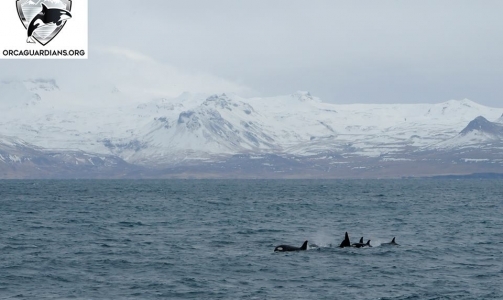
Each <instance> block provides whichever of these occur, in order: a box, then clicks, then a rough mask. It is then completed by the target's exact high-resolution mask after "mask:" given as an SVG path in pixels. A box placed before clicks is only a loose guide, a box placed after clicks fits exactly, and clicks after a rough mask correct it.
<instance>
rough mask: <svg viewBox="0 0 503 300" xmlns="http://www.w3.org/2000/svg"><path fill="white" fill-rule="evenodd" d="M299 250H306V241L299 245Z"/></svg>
mask: <svg viewBox="0 0 503 300" xmlns="http://www.w3.org/2000/svg"><path fill="white" fill-rule="evenodd" d="M300 250H307V241H305V242H304V244H302V247H300Z"/></svg>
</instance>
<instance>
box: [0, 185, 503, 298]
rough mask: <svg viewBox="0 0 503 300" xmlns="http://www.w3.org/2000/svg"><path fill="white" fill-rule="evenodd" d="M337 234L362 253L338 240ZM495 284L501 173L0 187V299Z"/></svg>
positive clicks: (499, 271) (377, 293)
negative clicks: (359, 244)
mask: <svg viewBox="0 0 503 300" xmlns="http://www.w3.org/2000/svg"><path fill="white" fill-rule="evenodd" d="M345 231H348V232H349V234H350V237H352V238H353V240H354V241H355V242H356V241H357V240H358V239H359V238H360V237H361V236H364V238H365V239H371V240H372V241H371V244H372V245H373V247H372V248H362V249H354V248H352V249H348V248H345V249H340V248H338V247H337V246H338V245H339V243H340V242H341V241H342V239H343V236H344V232H345ZM394 236H396V240H397V242H398V243H399V244H400V246H398V247H385V246H381V245H380V244H381V243H384V242H389V241H390V240H391V238H392V237H394ZM306 239H307V240H309V244H310V247H309V250H308V251H303V252H295V253H274V252H273V249H274V247H275V246H276V245H279V244H291V245H294V246H300V245H301V244H302V242H303V241H304V240H306ZM502 282H503V181H501V180H499V181H498V180H494V181H493V180H484V181H480V180H440V181H433V180H431V181H430V180H397V181H390V180H375V181H363V180H362V181H196V180H194V181H192V180H187V181H0V298H1V299H11V298H12V299H397V300H398V299H503V288H502Z"/></svg>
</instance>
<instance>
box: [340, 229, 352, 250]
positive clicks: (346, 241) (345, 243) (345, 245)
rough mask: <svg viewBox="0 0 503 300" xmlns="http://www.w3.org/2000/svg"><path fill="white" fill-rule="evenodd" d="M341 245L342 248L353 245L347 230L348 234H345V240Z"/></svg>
mask: <svg viewBox="0 0 503 300" xmlns="http://www.w3.org/2000/svg"><path fill="white" fill-rule="evenodd" d="M339 247H340V248H344V247H351V242H350V241H349V235H348V233H347V232H346V235H345V236H344V241H342V243H341V245H340V246H339Z"/></svg>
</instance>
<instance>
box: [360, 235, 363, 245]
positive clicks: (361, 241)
mask: <svg viewBox="0 0 503 300" xmlns="http://www.w3.org/2000/svg"><path fill="white" fill-rule="evenodd" d="M360 244H363V236H362V238H361V239H360Z"/></svg>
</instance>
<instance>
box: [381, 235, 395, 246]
mask: <svg viewBox="0 0 503 300" xmlns="http://www.w3.org/2000/svg"><path fill="white" fill-rule="evenodd" d="M381 245H382V246H399V245H398V244H397V243H396V242H395V238H394V237H393V239H392V240H391V242H389V243H382V244H381Z"/></svg>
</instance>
